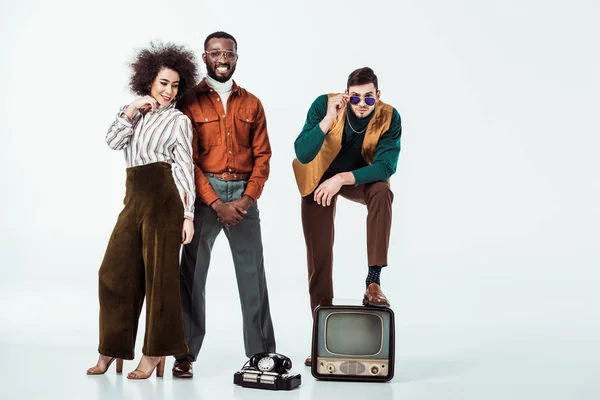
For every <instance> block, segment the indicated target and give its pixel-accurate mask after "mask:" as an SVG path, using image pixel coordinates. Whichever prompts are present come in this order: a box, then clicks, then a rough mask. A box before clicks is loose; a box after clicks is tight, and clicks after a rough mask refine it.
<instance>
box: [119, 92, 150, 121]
mask: <svg viewBox="0 0 600 400" xmlns="http://www.w3.org/2000/svg"><path fill="white" fill-rule="evenodd" d="M157 108H158V102H157V101H156V100H154V98H153V97H152V96H144V97H140V98H139V99H136V100H134V101H133V102H132V103H131V104H130V105H129V106H128V107H127V109H126V110H125V115H126V116H127V118H129V120H130V121H131V120H132V119H133V114H135V110H140V111H142V112H146V111H148V110H152V111H155V110H156V109H157Z"/></svg>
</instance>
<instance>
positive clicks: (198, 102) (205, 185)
mask: <svg viewBox="0 0 600 400" xmlns="http://www.w3.org/2000/svg"><path fill="white" fill-rule="evenodd" d="M204 50H205V51H204V53H203V54H202V60H203V61H204V63H205V64H206V72H207V76H206V77H205V78H204V79H203V80H202V81H201V82H200V83H199V84H198V85H197V86H196V87H194V88H193V89H191V90H190V91H189V92H188V93H187V94H186V95H185V96H184V97H183V98H182V100H181V101H180V102H179V103H178V105H177V106H178V108H179V109H180V110H181V111H182V112H183V113H185V114H186V115H187V116H188V117H189V118H190V119H191V120H192V127H193V131H194V132H193V133H194V135H193V139H192V150H193V158H194V166H195V169H194V174H195V181H196V192H197V196H196V205H195V214H194V223H195V232H196V233H195V234H194V237H193V238H192V241H191V243H190V244H188V245H185V246H183V249H182V254H181V268H180V270H181V302H182V308H183V323H184V328H185V337H186V341H187V344H188V347H189V353H188V354H181V355H179V356H177V357H175V358H176V361H175V364H174V365H173V376H175V377H181V378H189V377H191V376H192V362H194V361H196V359H197V357H198V354H199V352H200V348H201V346H202V342H203V340H204V335H205V332H206V323H205V321H206V314H205V304H206V303H210V302H211V301H212V304H213V305H218V304H219V302H222V300H223V299H221V298H218V297H217V298H213V299H208V300H206V299H205V286H206V278H207V274H208V267H209V264H210V257H211V251H212V248H213V245H214V243H215V240H216V238H217V236H218V235H219V234H220V233H221V231H225V236H226V237H227V239H228V241H229V247H230V248H231V253H232V255H233V264H234V267H235V273H236V278H237V283H238V291H239V295H240V302H241V306H242V323H243V331H244V348H245V351H246V356H248V357H250V356H252V355H254V354H256V353H262V352H275V336H274V333H273V324H272V322H271V314H270V310H269V297H268V293H267V283H266V278H265V270H264V265H263V247H262V238H261V229H260V228H261V227H260V217H259V212H258V207H257V204H256V201H257V200H258V198H259V197H260V195H261V192H262V190H263V187H264V185H265V182H266V180H267V178H268V177H269V163H270V159H271V146H270V144H269V137H268V134H267V122H266V119H265V112H264V109H263V106H262V104H261V102H260V100H259V99H258V98H257V97H256V96H254V95H253V94H252V93H250V92H248V91H247V90H245V89H243V88H241V87H239V86H238V85H237V84H236V83H235V82H234V81H233V79H232V76H233V73H234V71H235V67H236V64H237V60H238V54H237V41H236V40H235V38H234V37H233V36H231V35H230V34H229V33H226V32H214V33H212V34H210V35H208V37H207V38H206V40H205V41H204Z"/></svg>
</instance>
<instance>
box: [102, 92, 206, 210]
mask: <svg viewBox="0 0 600 400" xmlns="http://www.w3.org/2000/svg"><path fill="white" fill-rule="evenodd" d="M126 108H127V106H123V107H121V109H120V110H119V113H118V114H117V117H116V119H115V121H114V122H113V123H112V125H111V126H110V128H109V129H108V133H107V134H106V143H108V146H109V147H110V148H111V149H113V150H124V153H125V162H126V164H127V167H128V168H129V167H135V166H138V165H146V164H151V163H155V162H160V161H163V162H168V163H169V164H171V167H172V170H173V179H174V181H175V185H177V190H178V191H179V195H180V196H181V201H182V203H183V208H184V214H185V218H188V219H191V220H193V219H194V201H195V199H196V188H195V184H194V163H193V161H192V124H191V122H190V120H189V118H188V117H186V116H185V115H184V114H183V113H181V111H179V110H177V109H176V108H175V104H174V103H171V104H169V105H168V106H166V107H162V108H161V107H159V109H158V110H156V111H154V112H150V111H149V112H147V113H146V114H145V115H142V113H141V112H140V111H139V110H136V112H135V114H134V115H133V119H132V121H131V122H129V121H128V120H127V119H126V118H125V117H124V115H123V112H124V111H125V109H126Z"/></svg>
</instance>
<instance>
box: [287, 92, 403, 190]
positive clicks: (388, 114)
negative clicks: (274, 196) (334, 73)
mask: <svg viewBox="0 0 600 400" xmlns="http://www.w3.org/2000/svg"><path fill="white" fill-rule="evenodd" d="M336 95H337V93H330V94H329V95H328V97H332V96H336ZM392 112H393V107H392V106H390V105H389V104H385V103H384V102H382V101H378V102H377V105H376V107H375V111H374V113H375V114H374V115H373V118H371V121H369V124H368V125H367V131H366V132H365V139H364V141H363V145H362V151H361V153H362V156H363V158H364V159H365V161H366V162H367V164H369V165H371V164H372V163H373V158H374V156H375V149H376V147H377V143H379V138H380V137H381V135H383V134H384V133H385V132H387V131H388V129H389V128H390V123H391V122H392ZM345 122H346V108H345V107H344V110H342V112H341V113H340V114H339V115H338V116H337V117H336V119H335V120H334V121H333V124H332V125H331V128H330V129H329V132H328V133H327V137H326V138H325V141H324V142H323V146H321V150H319V152H318V153H317V155H316V156H315V158H313V159H312V160H311V161H310V162H308V163H306V164H302V163H301V162H300V161H298V159H297V158H295V159H294V161H293V162H292V167H293V168H294V175H295V176H296V184H297V185H298V190H300V194H301V195H302V196H303V197H304V196H307V195H309V194H311V193H312V192H313V190H315V189H316V188H317V186H318V185H319V181H320V180H321V178H322V177H323V174H324V173H325V171H327V168H329V166H330V165H331V163H332V162H333V160H334V159H335V157H336V156H337V155H338V153H339V152H340V150H341V148H342V135H343V134H344V124H345Z"/></svg>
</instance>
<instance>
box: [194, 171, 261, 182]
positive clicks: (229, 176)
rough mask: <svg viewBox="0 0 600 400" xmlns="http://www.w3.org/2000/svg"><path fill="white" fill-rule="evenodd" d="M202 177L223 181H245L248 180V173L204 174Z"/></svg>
mask: <svg viewBox="0 0 600 400" xmlns="http://www.w3.org/2000/svg"><path fill="white" fill-rule="evenodd" d="M204 175H207V176H212V177H214V178H218V179H222V180H224V181H247V180H248V179H249V178H250V173H249V172H243V173H238V172H221V173H214V172H205V173H204Z"/></svg>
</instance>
